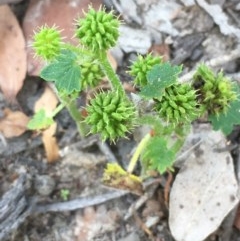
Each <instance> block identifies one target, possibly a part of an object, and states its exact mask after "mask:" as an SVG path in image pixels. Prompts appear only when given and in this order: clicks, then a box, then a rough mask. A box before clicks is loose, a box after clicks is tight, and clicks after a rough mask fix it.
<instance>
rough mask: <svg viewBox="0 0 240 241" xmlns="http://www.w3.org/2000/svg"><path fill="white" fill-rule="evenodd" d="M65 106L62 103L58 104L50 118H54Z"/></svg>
mask: <svg viewBox="0 0 240 241" xmlns="http://www.w3.org/2000/svg"><path fill="white" fill-rule="evenodd" d="M65 106H66V105H65V104H64V103H60V104H59V105H58V106H57V107H56V108H55V110H54V111H53V112H52V114H51V117H52V118H54V117H55V116H56V115H57V114H58V113H59V112H60V111H61V110H62V109H63V108H65Z"/></svg>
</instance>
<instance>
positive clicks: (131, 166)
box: [127, 133, 151, 173]
mask: <svg viewBox="0 0 240 241" xmlns="http://www.w3.org/2000/svg"><path fill="white" fill-rule="evenodd" d="M150 139H151V135H150V133H148V134H147V135H145V136H144V137H143V139H142V140H141V141H140V143H139V144H138V146H137V149H136V151H135V152H134V154H133V156H132V158H131V160H130V162H129V165H128V169H127V172H128V173H132V172H133V170H134V168H135V166H136V164H137V161H138V159H139V156H140V155H141V153H142V151H143V149H144V148H145V146H146V145H147V143H148V141H149V140H150Z"/></svg>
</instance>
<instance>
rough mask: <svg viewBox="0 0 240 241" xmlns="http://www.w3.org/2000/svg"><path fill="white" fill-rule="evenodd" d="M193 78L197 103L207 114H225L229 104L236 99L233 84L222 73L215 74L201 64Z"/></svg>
mask: <svg viewBox="0 0 240 241" xmlns="http://www.w3.org/2000/svg"><path fill="white" fill-rule="evenodd" d="M193 78H194V82H193V86H194V87H195V89H196V91H197V94H198V101H199V103H201V105H203V106H204V109H206V110H207V111H208V113H209V114H219V113H222V112H226V111H227V109H228V107H229V103H230V102H231V101H233V100H236V98H237V95H236V93H235V91H234V85H233V82H231V81H230V80H229V79H228V78H226V77H225V76H224V74H223V72H219V73H217V74H215V73H214V72H213V71H212V70H211V69H210V68H209V67H208V66H206V65H205V64H201V65H200V66H199V67H198V69H197V71H196V73H195V74H194V77H193Z"/></svg>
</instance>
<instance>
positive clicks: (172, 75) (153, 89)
mask: <svg viewBox="0 0 240 241" xmlns="http://www.w3.org/2000/svg"><path fill="white" fill-rule="evenodd" d="M181 71H182V66H171V64H170V63H168V62H167V63H162V64H157V65H155V66H153V68H152V69H151V70H150V71H149V72H148V73H147V85H146V86H144V87H143V88H142V90H141V92H140V94H141V95H142V96H143V97H145V98H146V99H151V98H160V97H161V96H162V94H163V93H164V89H165V88H166V87H168V86H170V85H172V84H174V83H175V82H176V81H177V77H178V75H179V74H180V73H181Z"/></svg>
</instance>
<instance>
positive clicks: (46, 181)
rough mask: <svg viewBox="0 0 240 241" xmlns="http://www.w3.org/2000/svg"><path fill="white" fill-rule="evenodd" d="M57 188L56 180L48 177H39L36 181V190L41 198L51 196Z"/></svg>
mask: <svg viewBox="0 0 240 241" xmlns="http://www.w3.org/2000/svg"><path fill="white" fill-rule="evenodd" d="M55 186H56V182H55V180H54V179H53V178H52V177H50V176H48V175H39V176H37V177H36V179H35V181H34V187H35V190H36V191H37V192H38V194H39V195H41V196H48V195H50V194H51V193H52V192H53V190H54V188H55Z"/></svg>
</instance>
